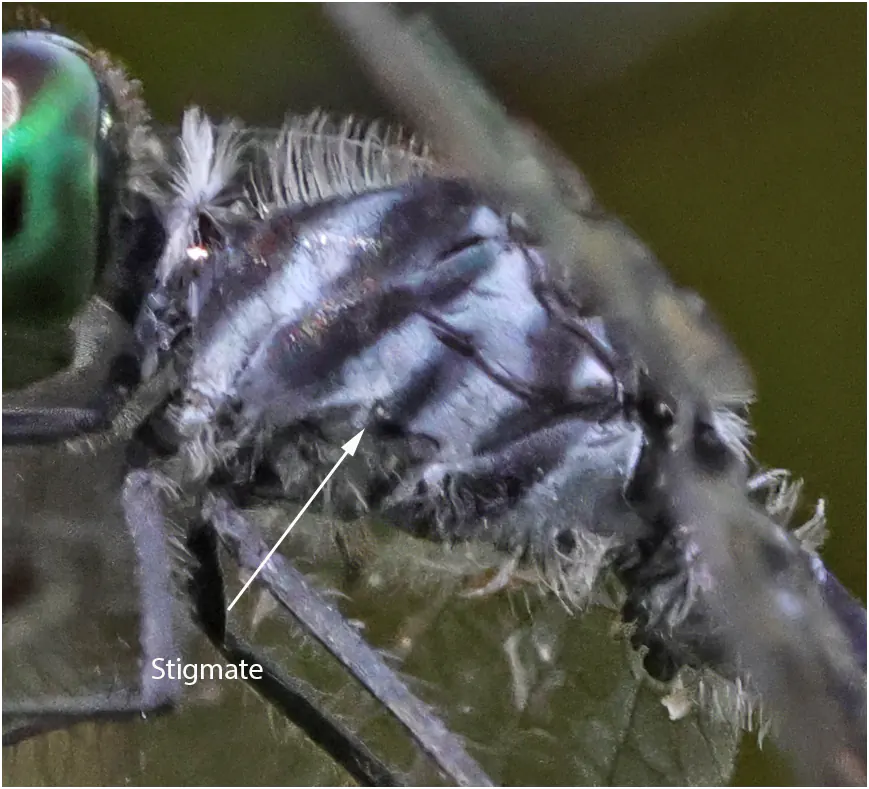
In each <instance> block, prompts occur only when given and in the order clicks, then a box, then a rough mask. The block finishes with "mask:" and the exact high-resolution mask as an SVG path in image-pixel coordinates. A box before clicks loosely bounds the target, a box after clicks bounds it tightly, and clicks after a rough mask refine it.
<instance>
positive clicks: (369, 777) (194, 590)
mask: <svg viewBox="0 0 869 789" xmlns="http://www.w3.org/2000/svg"><path fill="white" fill-rule="evenodd" d="M187 545H188V548H189V549H190V552H191V553H192V554H193V555H194V556H195V557H196V558H197V560H198V562H199V564H198V566H197V567H196V569H195V570H194V571H193V573H192V576H191V579H190V584H189V587H190V596H191V598H192V600H193V604H194V608H195V614H196V618H197V620H198V622H199V625H200V627H201V628H202V630H203V632H205V634H206V635H207V636H208V639H209V640H210V641H211V643H212V644H213V645H214V646H215V647H216V648H217V650H218V651H219V652H220V653H221V654H222V655H223V657H224V658H225V659H226V660H227V661H229V662H230V663H234V664H236V665H240V664H241V662H242V661H245V662H246V663H247V664H248V665H251V664H258V665H260V666H262V668H263V672H262V676H261V677H260V678H259V679H253V678H251V679H249V680H248V682H249V683H250V685H251V686H252V687H253V688H254V690H256V692H257V693H258V694H259V695H261V696H262V697H263V698H265V699H266V700H267V701H269V702H270V703H271V704H273V705H274V706H275V707H277V708H278V709H279V710H280V711H281V712H282V713H283V714H284V715H286V717H287V718H288V719H289V720H291V721H293V722H294V723H295V724H296V725H298V726H299V727H300V728H301V729H302V730H303V731H305V733H306V734H307V735H308V736H309V737H310V738H311V740H313V741H314V742H315V743H316V744H317V745H319V746H320V747H321V748H323V750H324V751H326V752H327V753H328V754H329V755H330V756H331V757H332V758H333V759H335V761H337V762H338V763H339V764H340V765H342V766H343V767H344V768H345V769H346V770H347V772H348V773H349V774H350V775H351V776H352V777H353V778H354V779H355V780H356V781H358V782H360V783H361V784H362V785H364V786H400V785H402V781H401V780H400V779H399V778H398V777H397V776H398V774H397V772H396V771H394V770H392V769H390V768H389V767H388V766H387V765H385V764H384V763H383V762H381V761H380V759H378V758H377V756H375V755H374V754H373V753H372V752H371V751H370V750H369V749H368V747H367V746H366V745H365V743H364V742H363V741H362V740H361V739H360V738H359V737H358V736H357V735H355V734H354V733H353V732H352V731H350V730H349V729H348V728H347V727H346V726H345V725H344V724H342V723H341V722H340V721H338V720H337V719H335V718H334V717H333V716H331V715H330V714H329V713H328V712H326V711H324V710H323V709H322V708H321V706H320V704H319V702H318V700H317V699H316V698H315V697H314V696H313V695H312V693H311V691H310V689H309V688H307V687H306V686H305V684H304V683H302V682H299V681H298V680H296V679H295V678H293V677H291V676H289V675H288V674H287V673H286V672H284V671H282V670H281V668H280V667H279V666H277V665H275V664H274V663H273V662H272V661H270V660H269V659H268V658H267V657H265V655H263V654H262V652H261V651H259V650H257V649H255V648H254V647H252V646H251V645H249V644H248V643H247V642H245V641H244V639H242V638H240V637H238V636H237V635H236V634H235V633H233V632H232V630H231V629H229V628H227V623H226V598H225V595H224V583H223V573H222V571H221V567H220V559H219V557H218V545H217V535H216V533H215V531H214V529H213V528H211V527H210V526H209V525H200V526H198V527H193V528H191V530H190V533H189V537H188V543H187Z"/></svg>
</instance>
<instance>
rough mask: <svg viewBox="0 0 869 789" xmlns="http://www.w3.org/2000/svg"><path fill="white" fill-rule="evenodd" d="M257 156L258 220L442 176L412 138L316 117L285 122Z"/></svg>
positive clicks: (394, 130)
mask: <svg viewBox="0 0 869 789" xmlns="http://www.w3.org/2000/svg"><path fill="white" fill-rule="evenodd" d="M262 152H263V154H264V157H265V161H264V162H263V163H262V164H261V166H259V167H257V168H256V170H255V172H254V176H253V179H252V191H253V194H252V201H253V203H254V206H255V209H256V212H257V213H258V215H259V216H260V217H266V216H268V215H269V214H270V213H271V212H273V211H275V210H282V209H286V208H293V207H297V206H301V205H313V204H315V203H318V202H320V201H323V200H328V199H330V198H333V197H351V196H353V195H358V194H363V193H365V192H370V191H373V190H376V189H383V188H386V187H389V186H394V185H396V184H401V183H405V182H406V181H409V180H411V179H412V178H415V177H418V176H421V175H425V174H430V173H435V172H439V171H441V168H440V167H439V165H438V164H437V163H436V162H435V160H434V158H433V157H432V154H431V151H430V149H429V147H428V146H427V145H426V144H425V143H424V142H422V141H421V140H420V139H418V138H417V137H416V136H415V135H413V134H408V133H406V132H404V131H403V130H402V129H401V128H399V127H397V126H389V125H386V124H383V123H380V122H378V121H374V122H366V121H361V120H359V119H357V118H354V117H353V116H348V117H346V118H342V119H335V118H333V117H331V116H330V115H328V114H327V113H324V112H321V111H316V112H313V113H311V114H310V115H306V116H289V117H288V118H287V119H286V121H285V123H284V125H283V127H282V128H281V130H280V131H279V132H278V133H277V134H276V135H275V136H274V137H273V138H272V139H269V140H265V141H263V143H262Z"/></svg>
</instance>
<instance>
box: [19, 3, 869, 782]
mask: <svg viewBox="0 0 869 789" xmlns="http://www.w3.org/2000/svg"><path fill="white" fill-rule="evenodd" d="M40 8H42V9H43V11H44V13H45V14H46V16H48V17H49V18H51V19H52V20H53V21H56V22H58V23H60V24H62V25H64V26H66V28H67V30H68V32H70V33H75V34H83V35H84V36H85V37H86V38H87V39H88V40H89V42H90V43H91V44H92V45H94V46H98V47H101V48H105V49H107V50H108V51H110V52H112V53H114V54H116V55H118V56H119V57H120V58H121V59H122V60H123V61H124V62H125V63H126V64H127V66H128V67H129V69H130V71H131V72H132V73H133V74H134V75H136V76H137V77H139V78H140V79H141V80H142V81H143V83H144V85H145V87H146V96H147V98H148V101H149V104H150V105H151V107H152V110H153V112H154V114H155V116H156V117H157V119H158V120H159V121H161V122H165V123H174V122H177V120H178V119H179V117H180V112H181V109H182V108H183V107H184V106H185V105H187V104H190V103H197V104H200V105H202V106H204V107H205V108H206V109H207V110H208V111H209V112H211V113H213V114H214V115H218V116H220V115H223V114H226V115H237V116H239V117H242V118H244V119H245V120H246V121H247V122H249V123H251V124H258V123H261V124H276V123H279V122H280V120H281V118H282V117H283V114H284V112H285V111H287V110H290V109H292V110H296V111H302V112H305V111H308V110H309V109H311V108H313V107H314V106H325V107H327V108H330V109H333V110H336V111H341V112H347V111H354V112H359V113H362V114H365V115H371V114H373V113H379V114H383V113H384V108H383V107H382V106H381V105H380V104H378V101H377V98H376V95H375V93H374V91H373V90H371V89H370V88H369V87H368V85H367V83H366V81H365V78H364V76H363V75H362V73H361V71H360V70H359V68H358V67H357V66H356V65H355V64H354V62H353V60H352V58H351V57H350V55H349V54H348V53H347V51H346V50H344V49H343V48H342V47H341V45H340V44H339V43H338V41H337V40H336V38H335V37H334V35H333V34H332V32H331V30H330V29H329V27H328V25H327V23H326V22H325V20H324V19H323V18H322V17H321V16H320V15H319V12H318V9H317V7H316V6H312V5H306V6H302V5H283V4H278V5H257V4H244V5H242V4H237V5H233V4H230V5H211V4H206V5H184V4H172V5H160V4H141V5H138V4H123V5H120V4H119V5H113V4H108V5H88V4H70V5H65V4H44V5H42V6H40ZM434 15H435V17H436V19H438V21H439V22H441V24H443V26H444V27H445V29H446V31H447V33H448V35H449V37H450V38H451V39H452V40H453V41H454V42H455V43H456V44H457V45H458V46H459V48H460V50H461V51H462V53H463V54H464V55H465V56H467V57H468V58H469V59H470V60H471V61H472V62H473V63H474V65H475V66H476V67H477V68H479V69H480V70H481V71H483V72H484V73H485V75H486V77H487V78H488V79H489V81H490V84H491V85H492V86H493V87H494V89H495V90H496V92H497V93H498V94H499V95H501V96H502V97H503V98H504V99H505V101H506V102H507V104H508V106H509V107H510V109H511V110H512V111H513V112H515V113H517V114H521V115H524V116H527V117H529V118H531V119H533V120H534V121H535V122H536V123H537V124H538V125H539V126H541V127H542V128H544V129H545V130H546V131H547V132H548V133H549V134H550V135H551V136H552V137H553V138H554V139H555V140H556V141H557V142H558V144H559V145H561V146H562V147H563V148H564V149H565V151H566V152H567V153H568V154H569V155H570V157H571V158H572V159H573V160H574V161H576V162H577V163H578V165H579V166H580V167H581V168H582V169H583V170H584V172H585V173H586V175H587V176H588V177H589V179H590V181H591V183H592V184H593V186H594V187H595V188H596V190H597V191H598V193H599V195H600V196H601V198H602V199H603V201H604V203H605V204H606V205H607V206H608V207H610V208H611V209H612V210H613V211H615V212H616V213H618V214H620V215H621V216H622V217H624V218H625V219H626V220H627V222H628V223H629V224H630V225H631V226H632V227H633V229H634V230H636V231H637V233H638V234H639V235H640V236H641V237H642V238H643V239H644V240H645V241H646V242H647V243H648V244H649V245H650V246H651V247H652V248H653V249H654V250H655V251H656V252H657V254H658V256H659V257H660V259H661V260H662V261H663V262H664V263H665V265H667V266H668V267H669V269H670V270H671V272H672V273H673V276H674V277H675V278H677V279H678V280H679V281H680V282H681V283H683V284H686V285H689V286H691V287H694V288H695V289H696V290H698V291H699V292H700V293H701V294H702V295H703V296H704V297H705V298H706V299H707V301H709V302H710V303H711V304H712V305H713V307H714V308H715V310H716V311H717V312H718V314H719V315H720V317H721V318H722V320H723V321H724V322H725V324H726V325H727V326H728V328H729V329H730V331H731V332H732V333H733V335H734V337H735V339H736V341H737V344H738V346H739V347H740V348H741V349H742V351H743V352H744V354H745V355H746V356H747V357H748V359H749V361H750V363H751V364H752V366H753V368H754V371H755V374H756V378H757V383H758V391H759V401H758V403H757V405H756V406H755V407H754V408H753V412H752V413H753V423H754V427H755V429H756V431H757V434H758V436H757V441H756V453H757V455H758V457H759V458H760V459H761V460H762V461H763V462H764V463H766V464H769V465H772V466H783V467H786V468H789V469H791V470H793V472H794V473H795V475H797V476H799V477H804V478H805V479H806V497H807V500H813V499H814V498H817V497H819V496H824V497H825V498H827V499H828V516H829V525H830V531H831V536H830V538H829V540H828V542H827V544H826V547H825V549H824V551H823V555H824V558H825V561H826V562H827V564H828V566H829V567H831V568H832V569H833V570H834V571H835V572H836V574H837V575H838V576H839V578H840V579H841V580H842V581H843V582H844V583H845V585H846V586H848V587H849V588H850V589H851V590H852V591H853V592H854V593H856V594H858V595H859V596H861V597H862V598H863V599H865V589H866V465H865V462H864V458H865V451H866V434H865V428H866V423H865V403H866V389H865V383H864V382H865V375H864V374H865V365H864V361H865V358H866V324H865V314H866V301H865V296H864V294H865V293H866V221H865V217H866V159H865V156H866V68H865V63H866V37H865V31H866V10H865V7H864V6H862V5H840V4H837V5H824V6H820V5H799V6H797V5H738V6H736V5H734V6H726V5H722V6H711V7H709V6H707V7H702V8H701V7H697V6H690V5H689V6H681V7H672V6H667V5H664V6H655V7H653V8H652V9H651V10H650V9H649V6H641V5H639V4H637V5H633V4H620V5H615V6H597V5H592V6H581V7H580V6H564V5H560V6H558V7H556V6H536V7H532V6H528V5H520V6H511V7H510V8H504V7H498V6H496V5H485V6H483V5H481V6H464V7H457V6H447V7H441V8H439V9H437V12H436V13H435V14H434ZM3 17H4V22H6V21H8V19H9V15H8V11H7V7H6V6H4V9H3ZM796 692H798V691H796ZM783 780H787V778H786V774H785V773H783V772H781V771H780V770H779V768H778V764H777V762H776V760H775V758H774V757H773V756H771V755H770V754H769V753H768V751H767V750H765V751H764V752H763V753H762V754H761V753H758V750H757V746H756V745H754V744H753V738H746V745H745V748H744V752H743V756H742V758H741V763H740V767H739V770H738V772H737V776H736V782H738V783H755V784H757V783H760V784H767V783H778V782H780V781H783Z"/></svg>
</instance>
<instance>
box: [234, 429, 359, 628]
mask: <svg viewBox="0 0 869 789" xmlns="http://www.w3.org/2000/svg"><path fill="white" fill-rule="evenodd" d="M364 432H365V431H364V430H360V431H359V432H358V433H357V434H356V435H355V436H353V438H351V439H350V440H349V441H348V442H347V443H346V444H344V446H342V447H341V449H343V450H344V454H343V455H341V457H340V458H338V462H337V463H335V465H334V466H332V470H331V471H330V472H329V473H328V474H327V475H326V476H325V477H324V478H323V481H322V482H321V483H320V485H319V487H318V488H317V489H316V490H315V491H314V492H313V493H312V494H311V498H309V499H308V500H307V501H306V502H305V506H304V507H302V509H300V510H299V514H298V515H296V517H295V518H293V522H292V523H291V524H290V525H289V526H287V530H286V531H285V532H284V533H283V534H282V535H281V539H279V540H278V541H277V542H276V543H275V547H274V548H272V549H271V550H270V551H269V552H268V554H266V558H265V559H263V560H262V561H261V562H260V566H259V567H257V568H256V572H255V573H254V574H253V575H252V576H251V577H250V578H248V579H247V583H246V584H245V585H244V586H242V587H241V591H240V592H239V593H238V594H237V595H236V596H235V600H233V601H232V602H231V603H230V604H229V607H228V608H227V609H226V610H227V611H232V607H233V606H234V605H235V604H236V603H237V602H238V598H239V597H241V596H242V595H243V594H244V593H245V591H246V590H247V588H248V587H249V586H250V585H251V584H252V583H253V579H254V578H256V577H257V575H259V571H260V570H262V568H263V567H265V565H266V562H268V560H269V559H271V558H272V554H273V553H274V552H275V551H276V550H277V549H278V547H279V546H280V544H281V543H282V542H283V541H284V540H285V539H286V536H287V535H288V534H289V533H290V531H291V530H292V528H293V526H295V525H296V524H297V523H298V521H299V518H301V517H302V515H304V514H305V510H307V509H308V507H310V506H311V502H312V501H313V500H314V499H316V498H317V496H318V495H319V493H320V491H321V490H323V488H324V487H326V483H327V482H328V481H329V480H330V479H331V478H332V475H333V474H334V473H335V472H336V471H337V470H338V466H340V465H341V464H342V463H343V462H344V458H346V457H347V455H355V454H356V448H357V447H358V446H359V442H360V441H361V440H362V434H363V433H364Z"/></svg>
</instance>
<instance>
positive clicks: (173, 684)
mask: <svg viewBox="0 0 869 789" xmlns="http://www.w3.org/2000/svg"><path fill="white" fill-rule="evenodd" d="M159 488H160V485H159V480H157V479H156V478H155V475H154V474H153V473H152V472H148V471H133V472H131V473H130V474H128V475H127V478H126V480H125V482H124V492H123V502H122V503H123V511H124V519H125V521H126V524H127V529H128V532H129V534H130V537H131V539H132V541H133V549H134V551H135V554H136V560H137V561H136V565H137V567H136V575H137V582H138V587H139V599H140V625H139V640H140V647H141V653H142V654H141V666H142V668H141V673H140V675H139V687H138V688H123V689H118V690H111V691H108V692H106V693H93V694H88V695H82V696H59V697H56V698H48V699H39V700H38V701H34V702H20V703H16V702H13V703H11V704H9V703H5V704H4V707H3V716H4V731H3V744H4V745H14V744H15V743H18V742H21V741H22V740H25V739H27V738H28V737H33V736H36V735H39V734H43V733H45V732H48V731H51V730H53V729H60V728H66V727H68V726H72V725H74V724H76V723H81V722H84V721H95V720H128V719H130V718H140V717H144V716H146V715H149V714H159V713H164V712H168V711H170V710H171V709H173V707H174V706H175V705H176V703H177V701H178V698H179V696H180V692H181V687H180V683H179V681H178V680H176V679H170V678H168V677H167V678H164V679H158V678H155V677H154V676H152V673H153V667H152V661H153V660H154V659H155V658H163V659H170V658H173V657H175V656H176V655H177V654H178V653H177V649H176V643H175V637H174V632H173V626H172V610H173V606H174V602H173V600H172V595H171V591H170V589H171V586H170V578H169V573H170V564H169V558H168V553H167V548H166V536H165V534H166V532H165V530H164V526H165V522H164V516H163V507H162V503H161V501H160V490H159ZM164 673H165V672H164Z"/></svg>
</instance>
